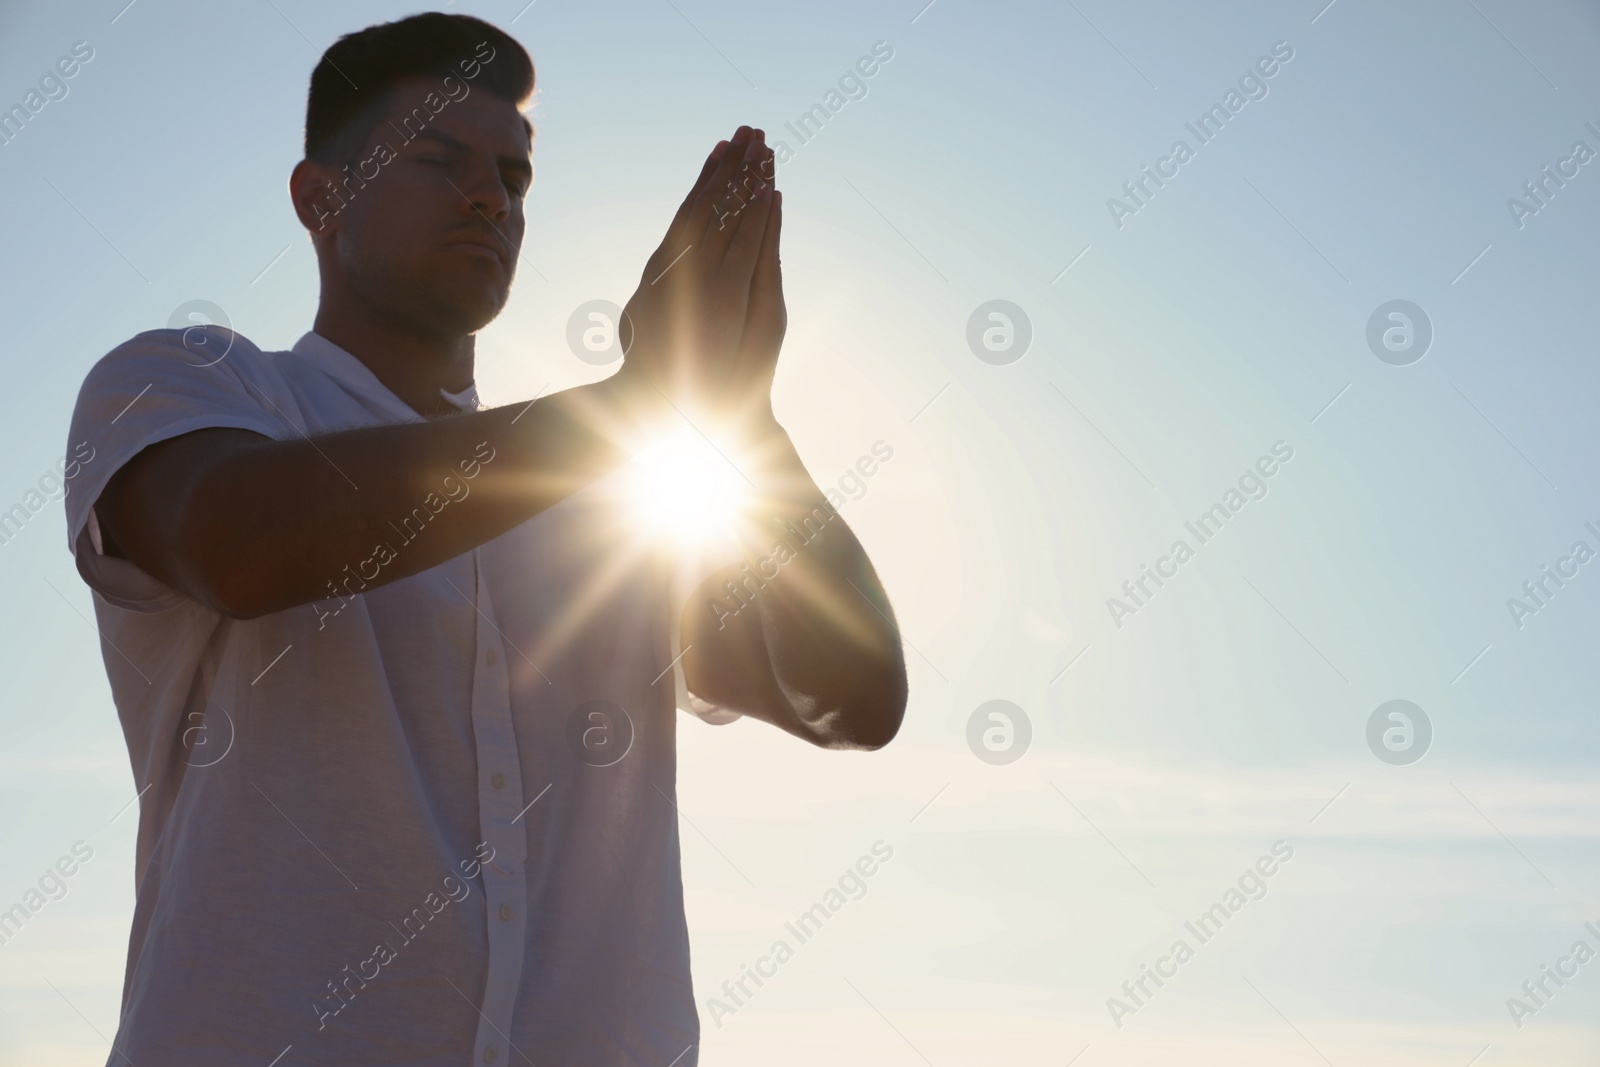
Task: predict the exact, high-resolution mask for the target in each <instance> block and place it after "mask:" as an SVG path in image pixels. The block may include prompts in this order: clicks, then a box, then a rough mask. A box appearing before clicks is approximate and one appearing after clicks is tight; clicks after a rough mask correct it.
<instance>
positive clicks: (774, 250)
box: [750, 189, 783, 299]
mask: <svg viewBox="0 0 1600 1067" xmlns="http://www.w3.org/2000/svg"><path fill="white" fill-rule="evenodd" d="M782 239H783V193H782V192H780V191H778V190H777V189H774V190H773V191H772V207H771V209H770V214H769V215H768V216H767V228H766V231H765V232H764V233H763V234H762V235H761V252H760V254H759V255H757V257H756V270H755V275H754V276H753V277H752V278H751V280H750V292H751V297H752V299H753V298H754V296H755V294H756V293H758V292H759V293H761V294H762V295H763V296H766V295H769V294H774V293H775V294H776V295H777V297H778V298H779V299H782V296H783V260H782V258H781V257H780V255H779V247H778V246H779V242H780V241H781V240H782Z"/></svg>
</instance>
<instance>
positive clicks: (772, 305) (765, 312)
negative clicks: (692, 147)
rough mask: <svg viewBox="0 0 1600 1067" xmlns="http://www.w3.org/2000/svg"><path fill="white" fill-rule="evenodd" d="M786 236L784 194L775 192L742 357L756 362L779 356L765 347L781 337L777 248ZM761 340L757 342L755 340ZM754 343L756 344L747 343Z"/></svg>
mask: <svg viewBox="0 0 1600 1067" xmlns="http://www.w3.org/2000/svg"><path fill="white" fill-rule="evenodd" d="M782 236H783V194H782V193H781V192H778V191H777V190H773V192H772V208H771V210H770V214H769V215H768V216H767V226H766V230H765V232H764V233H763V234H762V235H761V251H760V254H759V255H758V257H757V260H756V268H755V273H754V274H753V275H752V277H751V279H750V304H749V310H748V312H747V313H746V317H745V330H744V336H745V339H746V341H747V344H746V345H745V346H744V348H745V349H746V351H744V352H743V353H742V355H743V356H744V357H745V358H746V359H749V360H751V361H754V362H758V363H759V362H766V361H770V360H771V359H773V358H775V357H776V356H777V351H776V350H772V351H767V350H766V349H765V348H763V347H762V346H763V345H767V344H769V343H770V338H772V337H773V336H777V335H781V330H782V328H783V324H784V318H785V310H784V306H783V267H782V264H781V263H780V261H779V254H778V246H779V241H780V240H781V238H782ZM758 338H759V339H760V340H759V341H757V340H756V339H758ZM752 341H754V342H755V343H754V344H751V343H748V342H752Z"/></svg>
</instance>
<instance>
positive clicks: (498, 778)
mask: <svg viewBox="0 0 1600 1067" xmlns="http://www.w3.org/2000/svg"><path fill="white" fill-rule="evenodd" d="M489 784H490V785H492V786H494V787H495V788H496V789H504V788H505V787H506V776H505V775H503V774H501V773H500V772H499V771H495V772H494V774H493V775H491V776H490V778H489Z"/></svg>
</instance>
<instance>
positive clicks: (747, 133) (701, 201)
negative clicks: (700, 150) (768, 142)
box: [682, 126, 755, 243]
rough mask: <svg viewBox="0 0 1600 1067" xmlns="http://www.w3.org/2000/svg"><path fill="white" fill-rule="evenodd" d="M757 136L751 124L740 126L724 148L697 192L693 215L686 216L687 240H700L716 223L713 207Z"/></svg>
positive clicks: (691, 210)
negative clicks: (714, 221)
mask: <svg viewBox="0 0 1600 1067" xmlns="http://www.w3.org/2000/svg"><path fill="white" fill-rule="evenodd" d="M754 137H755V131H754V130H752V129H751V128H750V127H749V126H740V127H739V129H738V130H736V131H735V132H734V135H733V139H732V140H731V141H729V142H728V147H727V149H726V150H724V151H723V153H722V157H721V158H720V159H719V160H718V161H717V165H716V167H715V168H713V170H712V172H711V175H710V177H708V178H707V179H706V182H705V184H704V185H703V186H701V188H700V190H699V192H698V193H697V194H696V196H695V201H694V205H693V206H692V207H690V209H689V215H688V217H687V218H686V219H685V220H684V229H683V233H682V236H683V238H684V239H685V240H686V241H688V242H694V243H699V241H700V240H701V238H702V237H703V235H704V234H705V232H706V229H707V227H708V226H710V225H712V218H713V214H712V209H713V207H714V206H715V205H716V203H717V200H718V198H719V197H720V196H721V195H723V194H724V192H725V191H726V189H727V187H728V183H729V182H730V181H732V180H733V176H734V175H735V174H736V173H737V172H738V170H739V168H740V167H742V166H743V165H744V152H745V149H746V148H747V147H748V146H749V145H750V143H751V141H752V140H753V139H754Z"/></svg>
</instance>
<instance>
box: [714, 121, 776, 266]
mask: <svg viewBox="0 0 1600 1067" xmlns="http://www.w3.org/2000/svg"><path fill="white" fill-rule="evenodd" d="M758 132H759V131H758ZM770 157H771V150H770V149H768V148H767V146H766V144H765V143H764V142H757V141H755V140H752V141H751V142H750V144H749V146H748V147H747V148H746V149H745V153H744V159H743V163H742V165H741V167H740V169H739V171H738V173H737V176H736V180H735V181H734V182H733V183H732V185H731V187H730V188H729V189H727V190H726V195H725V196H724V197H723V198H722V199H721V201H720V202H719V203H718V204H716V205H715V206H714V207H713V209H712V210H713V214H714V215H715V218H714V220H713V221H712V223H711V225H710V226H709V227H708V228H707V230H706V234H705V238H704V242H703V245H704V248H705V253H706V256H707V259H708V261H709V266H711V267H712V268H716V267H719V266H721V265H723V260H724V258H725V257H726V256H728V255H729V254H730V251H731V249H732V248H733V247H734V244H735V242H736V241H737V242H739V248H740V249H741V252H742V258H741V260H740V261H739V263H738V264H736V266H738V267H740V268H741V269H742V270H744V272H745V274H746V276H747V277H748V272H749V270H750V267H751V266H752V265H753V264H754V262H755V253H756V251H757V250H758V249H759V248H760V247H761V231H762V229H763V228H764V227H765V225H766V209H767V207H768V206H770V204H771V197H769V196H767V195H766V194H768V193H770V192H771V191H772V183H771V182H770V181H768V180H766V178H765V177H763V171H764V170H765V169H766V167H765V166H764V164H765V163H766V161H767V160H768V159H769V158H770ZM752 227H753V229H752Z"/></svg>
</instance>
